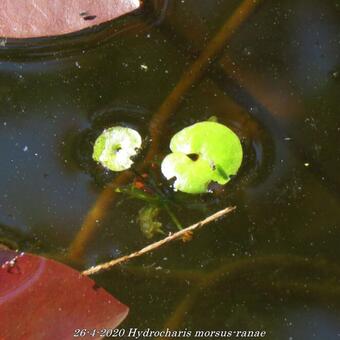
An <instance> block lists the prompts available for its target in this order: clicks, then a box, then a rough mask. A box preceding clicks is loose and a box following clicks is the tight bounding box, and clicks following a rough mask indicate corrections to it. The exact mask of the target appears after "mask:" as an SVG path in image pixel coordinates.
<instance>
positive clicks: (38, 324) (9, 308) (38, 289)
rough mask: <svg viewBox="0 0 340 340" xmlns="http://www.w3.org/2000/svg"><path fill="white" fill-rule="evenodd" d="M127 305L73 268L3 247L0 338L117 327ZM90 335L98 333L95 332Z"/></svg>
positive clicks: (30, 338)
mask: <svg viewBox="0 0 340 340" xmlns="http://www.w3.org/2000/svg"><path fill="white" fill-rule="evenodd" d="M127 313H128V308H127V307H126V306H125V305H123V304H122V303H120V302H119V301H118V300H116V299H115V298H114V297H113V296H111V295H110V294H108V293H107V292H106V291H105V290H104V289H102V288H99V287H97V286H96V284H95V282H94V281H93V280H91V279H89V278H88V277H86V276H83V275H81V274H80V273H79V272H77V271H75V270H74V269H72V268H70V267H68V266H66V265H63V264H61V263H58V262H56V261H53V260H49V259H46V258H43V257H40V256H36V255H32V254H24V253H23V254H20V253H16V252H14V251H10V250H2V249H0V325H1V326H0V339H2V340H9V339H25V340H43V339H44V340H45V339H65V340H66V339H73V338H74V335H76V329H88V330H93V329H97V330H100V329H104V328H114V327H117V326H118V325H119V324H120V323H121V322H122V321H123V320H124V318H125V317H126V315H127ZM87 335H91V338H94V339H97V338H100V334H99V332H98V334H96V333H91V334H87Z"/></svg>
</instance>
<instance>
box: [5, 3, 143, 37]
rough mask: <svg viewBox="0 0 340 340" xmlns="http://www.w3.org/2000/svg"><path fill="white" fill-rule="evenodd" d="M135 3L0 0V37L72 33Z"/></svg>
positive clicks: (97, 22)
mask: <svg viewBox="0 0 340 340" xmlns="http://www.w3.org/2000/svg"><path fill="white" fill-rule="evenodd" d="M139 6H140V0H95V1H94V0H52V1H51V0H1V2H0V36H2V37H7V38H34V37H43V36H52V35H61V34H66V33H71V32H76V31H79V30H82V29H84V28H87V27H90V26H93V25H98V24H101V23H103V22H106V21H110V20H112V19H115V18H117V17H119V16H121V15H123V14H126V13H129V12H131V11H133V10H135V9H137V8H138V7H139Z"/></svg>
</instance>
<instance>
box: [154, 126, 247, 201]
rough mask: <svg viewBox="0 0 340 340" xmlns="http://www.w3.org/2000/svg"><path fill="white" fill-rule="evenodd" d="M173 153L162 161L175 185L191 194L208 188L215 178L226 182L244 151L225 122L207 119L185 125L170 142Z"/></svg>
mask: <svg viewBox="0 0 340 340" xmlns="http://www.w3.org/2000/svg"><path fill="white" fill-rule="evenodd" d="M170 149H171V151H172V152H173V153H171V154H169V155H167V156H166V157H165V158H164V160H163V162H162V166H161V169H162V173H163V174H164V176H165V177H166V178H167V179H171V178H176V180H175V182H174V188H175V189H176V190H179V191H183V192H186V193H191V194H198V193H204V192H207V191H208V185H209V183H210V182H212V181H214V182H217V183H219V184H222V185H223V184H226V183H227V182H228V181H229V180H230V176H232V175H235V174H236V173H237V171H238V169H239V167H240V166H241V163H242V158H243V152H242V146H241V142H240V140H239V138H238V137H237V135H236V134H235V133H234V132H233V131H232V130H230V129H229V128H228V127H226V126H225V125H222V124H220V123H216V122H212V121H205V122H200V123H196V124H194V125H191V126H189V127H186V128H184V129H183V130H181V131H180V132H178V133H177V134H175V135H174V136H173V137H172V139H171V142H170Z"/></svg>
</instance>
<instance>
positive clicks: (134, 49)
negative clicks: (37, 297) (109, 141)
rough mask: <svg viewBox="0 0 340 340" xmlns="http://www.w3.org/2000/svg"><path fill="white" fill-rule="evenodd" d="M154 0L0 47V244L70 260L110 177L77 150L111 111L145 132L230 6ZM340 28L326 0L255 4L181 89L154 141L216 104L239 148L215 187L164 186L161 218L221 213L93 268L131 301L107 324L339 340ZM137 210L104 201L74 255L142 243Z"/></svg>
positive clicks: (101, 255) (111, 118) (103, 256)
mask: <svg viewBox="0 0 340 340" xmlns="http://www.w3.org/2000/svg"><path fill="white" fill-rule="evenodd" d="M155 3H156V9H155V10H154V11H152V3H150V8H147V9H142V11H139V12H137V13H135V14H132V15H128V16H126V17H124V18H122V19H119V20H118V21H116V22H115V23H114V24H109V25H106V26H105V25H104V27H102V28H100V29H99V30H98V29H95V30H92V31H91V30H90V31H88V32H85V33H82V34H80V35H79V36H77V37H72V38H66V39H65V38H58V39H52V40H51V39H50V40H42V41H39V40H36V41H35V42H33V43H30V44H29V45H25V43H20V42H10V41H8V42H7V44H5V46H4V47H1V50H0V60H1V61H0V79H1V81H0V101H1V105H0V155H1V168H0V172H1V176H0V190H1V192H0V242H3V243H6V244H9V245H12V246H13V247H15V248H17V247H19V248H20V249H21V250H24V251H31V252H35V253H40V254H44V255H47V256H50V257H55V258H58V259H59V260H60V259H61V260H62V261H64V262H67V263H69V261H68V260H67V257H65V254H66V253H67V249H68V247H69V245H70V243H71V242H72V240H73V239H74V237H75V235H76V234H77V231H78V230H79V229H80V226H81V225H82V222H83V220H84V217H85V216H86V213H87V212H88V210H89V209H90V208H91V207H92V206H93V204H94V203H95V201H96V199H97V198H98V197H99V195H100V193H101V191H102V190H103V188H104V187H105V185H107V183H109V182H110V181H111V180H112V179H113V178H114V177H115V175H113V174H109V173H105V172H104V171H102V169H100V167H98V166H97V165H96V164H95V163H94V162H92V161H91V159H90V150H91V144H90V142H91V138H90V137H89V136H92V135H95V134H96V133H98V131H99V130H100V129H102V128H103V127H105V126H107V125H110V124H111V125H112V124H115V123H122V124H127V125H130V126H133V127H135V128H137V129H138V130H139V131H140V132H142V134H143V135H144V136H146V135H147V133H148V124H149V121H150V119H151V117H152V115H153V114H154V113H155V111H156V110H157V108H158V107H159V106H160V104H161V103H162V101H163V100H164V99H165V98H166V96H167V94H168V93H169V92H170V91H171V90H172V89H173V88H174V86H175V85H176V84H177V82H178V80H179V79H180V77H181V75H182V74H183V72H185V70H186V69H187V68H188V65H190V63H191V62H192V60H194V59H195V57H196V56H197V55H198V53H199V51H200V50H201V49H203V48H204V46H205V44H206V43H207V41H209V39H210V38H211V37H213V36H214V34H215V33H216V31H217V30H218V28H219V27H220V26H221V25H222V24H223V22H224V21H225V20H227V18H228V17H229V16H230V15H231V14H232V13H233V11H234V10H235V8H236V7H237V6H238V5H239V4H240V1H236V0H235V1H230V0H223V1H221V0H209V1H206V0H199V1H198V0H182V1H180V0H173V1H169V2H165V1H164V2H162V1H158V2H157V1H155ZM166 5H167V6H166ZM148 6H149V5H148ZM163 6H164V7H163ZM339 28H340V3H339V2H338V1H335V0H334V1H331V0H329V1H321V0H319V1H317V0H316V1H307V0H298V1H288V0H287V1H263V3H262V4H261V5H260V6H259V7H258V8H257V10H256V11H255V13H254V14H253V15H252V16H250V17H249V18H248V19H247V21H246V22H245V23H244V24H243V25H242V26H241V27H240V29H239V30H238V31H237V32H235V34H234V35H233V37H232V38H231V40H230V41H228V43H227V44H226V46H225V49H224V51H223V53H222V54H221V56H220V58H218V60H217V62H215V63H211V65H210V67H209V68H208V70H207V72H206V73H205V74H204V76H203V78H202V79H200V81H198V82H197V83H195V86H193V88H192V89H191V90H190V91H189V92H188V93H187V94H186V96H185V98H184V100H183V103H182V105H181V106H180V108H179V109H177V110H175V111H174V112H173V115H172V117H171V118H170V120H169V122H168V124H167V125H166V127H165V130H164V133H163V134H162V136H163V139H162V145H161V151H162V153H167V152H168V144H169V140H170V137H171V135H172V134H173V133H174V132H176V131H178V130H180V129H181V128H183V127H185V126H187V125H189V124H191V123H193V122H196V121H200V120H204V119H207V118H209V117H210V116H212V115H215V116H217V117H218V119H219V121H221V122H223V123H225V124H227V125H228V126H230V127H231V128H233V129H234V131H236V132H237V133H238V135H239V136H240V137H241V138H242V142H243V146H244V153H245V160H244V164H243V166H242V169H241V171H240V172H239V174H238V176H237V177H236V178H235V179H233V180H232V182H231V183H230V184H228V185H227V186H226V187H225V188H224V191H221V192H220V191H219V192H217V193H215V194H210V195H203V196H202V197H199V198H196V197H195V198H194V197H192V196H186V195H180V194H178V193H176V194H175V196H178V197H180V199H182V200H183V204H182V205H181V208H180V209H178V210H177V211H176V214H177V217H178V218H179V219H180V221H181V222H182V224H183V225H189V224H191V223H193V222H196V221H198V220H200V219H201V218H204V217H205V216H207V215H209V214H211V213H213V212H215V211H217V210H218V209H221V208H223V207H226V206H228V205H236V206H237V211H236V212H235V213H233V214H232V215H229V216H227V217H226V218H224V219H222V220H221V221H218V222H217V223H214V224H212V225H210V226H207V227H205V228H204V229H202V230H201V231H200V232H198V233H197V234H195V236H194V239H193V240H192V241H191V242H187V243H183V242H178V243H173V244H171V245H168V246H167V247H164V248H162V249H160V250H159V251H157V252H154V253H153V254H150V255H147V256H144V257H142V258H140V259H138V260H134V261H131V262H130V263H129V264H127V265H124V266H122V267H119V268H116V269H114V270H111V271H110V272H107V273H105V274H101V275H99V276H96V277H95V279H96V280H97V282H98V283H99V284H100V285H102V286H103V287H104V288H106V289H107V290H108V291H110V292H111V293H112V294H114V295H115V296H117V297H118V298H119V299H120V300H122V301H123V302H124V303H126V304H127V305H129V306H130V308H131V311H130V315H129V317H128V318H127V320H126V321H125V322H124V324H123V325H122V327H124V328H129V327H138V328H139V329H144V328H151V329H156V330H160V329H162V328H163V327H168V326H169V327H172V328H174V329H178V330H179V329H190V330H198V329H205V330H210V329H211V330H217V329H218V330H223V329H224V330H225V329H228V330H240V329H250V330H251V329H253V330H266V331H267V334H268V335H267V338H268V339H299V340H300V339H306V340H307V339H337V338H338V337H339V335H340V289H339V284H340V266H339V265H338V262H339V258H340V247H339V241H340V231H339V227H340V223H339V222H340V212H339V210H340V209H339V200H340V180H339V172H340V167H339V164H340V162H339V161H340V159H339V157H340V156H339V133H340V123H339V114H340V109H339V107H340V106H339V94H340V74H339V72H340V30H339ZM23 46H25V47H26V48H25V49H24V48H23ZM226 61H228V62H229V63H230V64H229V66H227V67H226V66H225V65H226V63H227V62H226ZM156 171H157V170H156ZM198 204H199V209H195V206H197V205H198ZM143 205H144V203H143V202H141V201H139V200H128V201H127V200H126V199H123V196H119V198H118V200H116V201H114V202H113V203H112V205H111V206H110V208H109V209H108V211H107V212H106V214H105V218H103V219H102V220H101V221H99V222H98V223H100V231H99V233H97V234H96V235H95V237H94V238H93V239H92V241H91V243H90V244H89V245H88V247H87V248H86V253H85V256H84V259H85V260H84V263H83V264H82V267H81V268H87V267H89V266H90V265H94V264H96V263H99V262H102V261H107V260H109V259H111V258H113V257H117V256H120V255H123V254H127V253H129V252H131V251H133V250H136V249H139V248H140V247H142V246H143V245H145V244H147V243H148V242H149V241H148V240H146V239H145V237H144V236H143V235H142V233H141V232H140V229H139V226H138V223H137V214H138V211H139V209H140V208H141V207H143ZM162 221H163V224H164V227H165V229H167V230H175V229H174V226H173V225H172V222H171V220H170V219H168V218H167V216H166V215H164V216H162ZM78 268H79V267H78ZM211 272H215V273H216V275H215V276H212V275H211V274H209V273H211ZM181 308H182V309H181ZM182 312H183V313H182Z"/></svg>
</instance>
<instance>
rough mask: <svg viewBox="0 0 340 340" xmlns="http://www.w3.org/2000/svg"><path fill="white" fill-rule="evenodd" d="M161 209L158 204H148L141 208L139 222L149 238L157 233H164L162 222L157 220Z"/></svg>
mask: <svg viewBox="0 0 340 340" xmlns="http://www.w3.org/2000/svg"><path fill="white" fill-rule="evenodd" d="M159 211H160V210H159V208H158V207H156V206H147V207H144V208H142V209H141V210H139V213H138V222H139V225H140V229H141V231H142V233H143V234H144V235H145V236H146V237H147V238H152V237H153V236H155V235H156V234H164V232H163V231H162V223H161V222H159V221H158V220H157V217H158V214H159Z"/></svg>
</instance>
